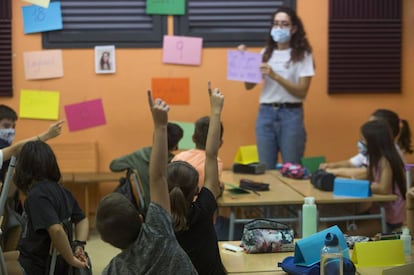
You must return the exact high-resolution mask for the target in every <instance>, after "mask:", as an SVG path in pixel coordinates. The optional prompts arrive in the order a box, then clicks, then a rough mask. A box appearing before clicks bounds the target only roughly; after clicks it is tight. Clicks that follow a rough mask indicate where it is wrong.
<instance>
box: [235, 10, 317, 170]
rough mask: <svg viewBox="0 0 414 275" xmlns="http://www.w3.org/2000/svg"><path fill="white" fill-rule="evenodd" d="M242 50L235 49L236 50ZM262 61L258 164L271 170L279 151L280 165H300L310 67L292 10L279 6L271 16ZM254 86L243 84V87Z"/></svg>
mask: <svg viewBox="0 0 414 275" xmlns="http://www.w3.org/2000/svg"><path fill="white" fill-rule="evenodd" d="M245 49H246V47H245V46H244V45H240V46H239V50H242V51H243V50H245ZM262 61H263V63H262V64H261V66H260V71H261V73H262V74H263V78H264V85H263V89H262V93H261V95H260V106H259V114H258V117H257V120H256V143H257V148H258V153H259V159H260V162H261V163H265V164H266V169H275V166H276V164H277V162H278V153H279V151H280V152H281V154H282V159H283V162H292V163H300V159H301V157H302V156H303V154H304V151H305V142H306V131H305V127H304V123H303V104H302V102H303V100H304V99H305V98H306V95H307V93H308V90H309V86H310V83H311V79H312V76H313V75H314V64H313V57H312V48H311V46H310V44H309V42H308V39H307V38H306V33H305V30H304V27H303V24H302V21H301V20H300V18H299V17H298V16H297V15H296V13H295V12H294V11H293V10H292V9H290V8H287V7H281V8H279V9H278V10H277V11H276V12H275V13H274V14H273V16H272V25H271V28H270V30H269V36H268V38H267V43H266V46H265V48H264V49H263V50H262ZM255 85H256V84H253V83H246V88H247V89H248V90H250V89H252V88H253V87H254V86H255Z"/></svg>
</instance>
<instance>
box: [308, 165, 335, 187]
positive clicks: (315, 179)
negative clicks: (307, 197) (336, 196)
mask: <svg viewBox="0 0 414 275" xmlns="http://www.w3.org/2000/svg"><path fill="white" fill-rule="evenodd" d="M335 178H336V177H335V175H334V174H332V173H328V172H326V171H325V170H323V169H318V170H316V171H315V172H314V173H313V174H312V176H311V183H312V185H313V186H315V188H318V189H320V190H322V191H333V186H334V181H335Z"/></svg>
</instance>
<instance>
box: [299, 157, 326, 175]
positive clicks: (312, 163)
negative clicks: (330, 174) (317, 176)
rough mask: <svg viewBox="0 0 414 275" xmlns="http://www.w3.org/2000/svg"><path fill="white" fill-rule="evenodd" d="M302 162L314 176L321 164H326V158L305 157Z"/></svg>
mask: <svg viewBox="0 0 414 275" xmlns="http://www.w3.org/2000/svg"><path fill="white" fill-rule="evenodd" d="M300 162H301V164H302V166H304V167H306V169H308V171H309V172H310V173H311V174H312V173H314V172H315V171H316V170H318V169H319V165H320V164H321V163H324V162H326V158H325V156H315V157H303V158H301V160H300Z"/></svg>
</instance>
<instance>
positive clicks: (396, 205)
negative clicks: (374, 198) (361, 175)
mask: <svg viewBox="0 0 414 275" xmlns="http://www.w3.org/2000/svg"><path fill="white" fill-rule="evenodd" d="M361 136H362V137H361V139H362V142H363V143H364V144H366V146H367V158H368V160H369V164H368V167H367V170H368V173H367V174H368V180H369V181H370V182H371V191H372V193H373V194H380V195H390V194H394V195H396V196H397V199H396V200H395V201H392V202H386V203H382V204H383V206H384V208H385V216H386V220H387V227H388V232H393V231H395V230H397V229H399V228H400V227H401V226H402V225H403V224H404V222H405V218H406V212H405V195H406V192H407V190H406V189H407V186H406V178H405V171H404V162H403V161H402V159H401V156H400V154H399V153H398V151H397V149H396V146H395V143H394V139H393V136H392V134H391V131H390V129H389V126H388V125H387V123H386V122H385V121H383V120H372V121H368V122H367V123H365V124H364V125H362V127H361ZM375 210H376V207H375V205H373V206H372V207H371V209H370V211H371V212H372V211H375Z"/></svg>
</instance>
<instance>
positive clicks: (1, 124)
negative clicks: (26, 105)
mask: <svg viewBox="0 0 414 275" xmlns="http://www.w3.org/2000/svg"><path fill="white" fill-rule="evenodd" d="M16 121H17V113H16V112H15V111H14V110H13V109H12V108H10V107H9V106H6V105H4V104H0V149H3V148H5V147H8V146H10V145H11V144H12V143H13V140H14V136H15V134H16V130H15V127H16ZM8 166H9V164H8V162H5V163H3V167H2V169H1V170H0V180H1V181H4V177H5V175H6V171H7V169H8Z"/></svg>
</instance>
